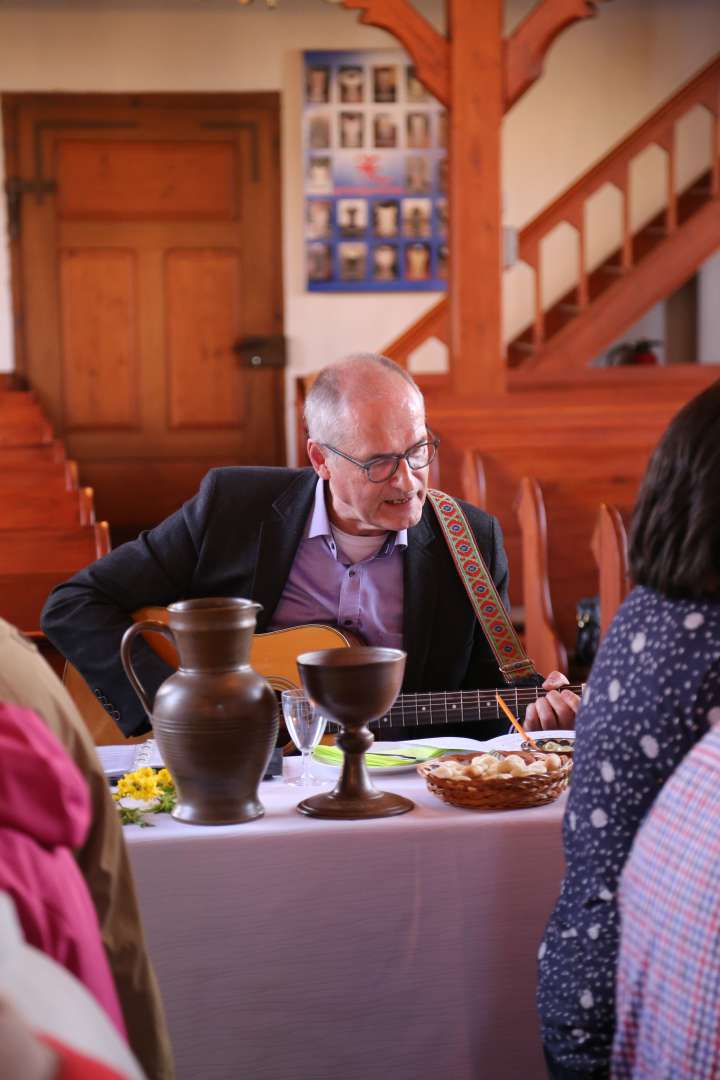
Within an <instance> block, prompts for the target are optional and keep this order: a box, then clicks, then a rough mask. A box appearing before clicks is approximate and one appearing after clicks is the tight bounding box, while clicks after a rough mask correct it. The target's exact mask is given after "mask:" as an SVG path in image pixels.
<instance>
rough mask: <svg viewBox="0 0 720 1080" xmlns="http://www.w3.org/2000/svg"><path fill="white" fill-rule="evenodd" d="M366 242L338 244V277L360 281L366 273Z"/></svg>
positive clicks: (344, 279)
mask: <svg viewBox="0 0 720 1080" xmlns="http://www.w3.org/2000/svg"><path fill="white" fill-rule="evenodd" d="M367 250H368V249H367V244H356V243H347V244H338V256H339V259H340V277H341V278H342V280H343V281H362V280H363V278H364V277H365V273H366V264H367Z"/></svg>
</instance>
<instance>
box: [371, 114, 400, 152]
mask: <svg viewBox="0 0 720 1080" xmlns="http://www.w3.org/2000/svg"><path fill="white" fill-rule="evenodd" d="M373 143H374V145H375V146H377V147H378V148H381V149H383V150H385V149H387V148H388V147H394V146H397V144H398V130H397V123H396V121H395V117H394V116H392V115H391V114H390V113H376V114H375V119H374V120H373Z"/></svg>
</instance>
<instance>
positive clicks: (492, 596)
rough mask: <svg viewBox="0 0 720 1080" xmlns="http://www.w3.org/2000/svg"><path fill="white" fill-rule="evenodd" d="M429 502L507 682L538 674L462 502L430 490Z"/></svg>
mask: <svg viewBox="0 0 720 1080" xmlns="http://www.w3.org/2000/svg"><path fill="white" fill-rule="evenodd" d="M428 499H429V500H430V504H431V506H432V508H433V510H434V511H435V513H436V515H437V519H438V521H439V522H440V527H441V528H442V531H443V536H444V537H445V540H446V541H447V546H448V547H449V548H450V554H451V555H452V557H453V562H454V563H455V566H456V567H457V571H458V574H459V575H460V578H461V580H462V583H463V585H464V586H465V589H466V591H467V594H468V596H469V597H470V603H471V604H472V606H473V608H474V610H475V614H476V615H477V617H478V620H479V622H480V625H481V626H482V628H483V633H484V634H485V637H486V638H487V640H488V644H489V645H490V647H491V649H492V651H493V652H494V653H495V659H496V660H497V662H498V667H499V668H500V671H501V672H502V676H503V678H504V679H505V682H507V683H516V682H520V681H521V680H523V679H527V678H528V676H531V675H537V672H536V670H535V666H534V664H533V662H532V660H531V659H530V657H529V656H528V655H527V653H526V652H525V650H524V649H523V647H522V645H521V643H520V639H519V638H518V636H517V634H516V633H515V628H514V627H513V624H512V623H511V622H510V616H509V615H508V613H507V611H506V610H505V605H504V604H503V602H502V600H501V599H500V597H499V596H498V591H497V589H496V588H495V583H494V582H493V579H492V577H491V576H490V573H489V571H488V568H487V566H486V565H485V560H484V559H483V557H482V555H481V554H480V551H479V549H478V546H477V543H476V541H475V537H474V535H473V531H472V529H471V528H470V526H469V524H468V520H467V518H466V517H465V514H464V513H463V511H462V509H461V508H460V505H459V504H458V502H457V501H456V500H455V499H453V497H452V496H451V495H446V494H445V492H444V491H436V490H434V489H433V488H430V489H429V491H428Z"/></svg>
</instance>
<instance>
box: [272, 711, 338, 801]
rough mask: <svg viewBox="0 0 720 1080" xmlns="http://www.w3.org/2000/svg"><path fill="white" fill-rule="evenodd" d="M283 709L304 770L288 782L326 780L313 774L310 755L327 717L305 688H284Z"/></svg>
mask: <svg viewBox="0 0 720 1080" xmlns="http://www.w3.org/2000/svg"><path fill="white" fill-rule="evenodd" d="M281 697H282V710H283V716H284V717H285V725H286V727H287V729H288V732H289V733H290V738H291V739H292V741H293V742H294V743H295V746H296V747H297V748H298V750H299V751H300V753H301V754H302V770H301V772H300V775H299V777H296V778H294V779H292V780H287V781H286V783H288V784H294V785H296V786H298V787H304V786H306V785H312V784H322V783H324V781H322V780H318V779H317V778H316V777H314V776H313V774H312V771H311V769H310V755H311V754H312V752H313V750H314V749H315V747H316V746H317V744H318V743H319V742H320V739H321V738H322V734H323V732H324V731H325V724H326V722H327V721H326V718H325V717H324V716H323V715H322V714H321V713H319V712H318V710H317V709H316V708H314V706H313V705H311V704H310V702H309V701H308V699H307V697H306V696H305V691H304V690H283V692H282V695H281Z"/></svg>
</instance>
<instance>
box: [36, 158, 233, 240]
mask: <svg viewBox="0 0 720 1080" xmlns="http://www.w3.org/2000/svg"><path fill="white" fill-rule="evenodd" d="M55 153H56V155H57V182H58V214H59V216H60V217H61V218H79V219H83V218H84V219H88V218H113V219H116V220H118V221H138V220H143V219H151V220H155V221H157V220H162V219H165V220H167V219H171V218H193V219H196V220H197V219H208V220H229V219H231V218H234V217H236V216H237V193H238V185H237V169H236V161H235V146H234V144H233V143H231V142H193V141H190V140H189V141H186V142H180V141H172V140H164V141H155V142H133V141H130V140H127V139H121V140H117V141H112V142H111V141H108V140H107V139H102V140H101V139H83V140H80V139H61V140H60V141H59V142H58V143H57V145H56V148H55Z"/></svg>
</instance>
